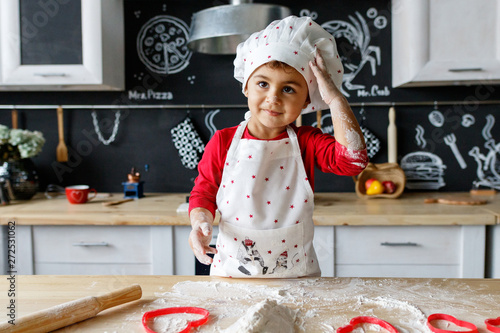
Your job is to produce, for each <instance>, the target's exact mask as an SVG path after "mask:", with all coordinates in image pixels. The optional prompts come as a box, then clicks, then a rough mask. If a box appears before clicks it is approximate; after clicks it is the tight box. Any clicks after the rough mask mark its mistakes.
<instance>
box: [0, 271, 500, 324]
mask: <svg viewBox="0 0 500 333" xmlns="http://www.w3.org/2000/svg"><path fill="white" fill-rule="evenodd" d="M15 279H16V280H15V292H16V298H15V305H16V310H15V314H16V319H19V317H21V316H23V315H26V314H29V313H32V312H35V311H39V310H43V309H47V308H49V307H52V306H55V305H59V304H62V303H65V302H68V301H72V300H76V299H79V298H82V297H87V296H99V295H102V294H104V293H107V292H110V291H114V290H116V289H120V288H123V287H127V286H130V285H132V284H139V285H140V286H141V287H142V290H143V296H142V298H141V299H140V300H137V301H134V302H131V303H128V304H124V305H121V306H118V307H114V308H111V309H108V310H105V311H103V312H101V313H100V314H98V315H97V316H96V317H94V318H91V319H88V320H86V321H83V322H80V323H77V324H74V325H71V326H67V327H66V328H63V329H61V330H58V332H144V329H143V328H142V326H141V318H142V315H143V314H144V312H146V311H150V310H154V309H159V308H165V307H173V306H198V307H203V308H205V309H207V310H208V311H210V314H211V315H210V319H209V322H208V323H207V324H206V325H205V326H203V327H201V328H200V330H199V332H214V331H217V332H218V331H219V329H223V328H226V327H228V326H230V325H231V324H232V323H234V322H235V321H236V320H238V318H240V317H241V316H243V315H244V314H245V312H246V311H247V309H248V307H249V306H250V305H252V304H255V303H257V302H260V301H262V300H265V299H274V300H276V301H278V303H280V304H283V305H285V306H287V307H289V308H291V309H293V310H298V309H300V311H301V316H302V317H303V318H304V324H303V325H302V327H303V328H304V329H305V331H306V332H335V330H336V329H337V328H338V327H340V326H344V325H346V324H347V323H348V322H349V320H350V319H352V318H354V317H356V316H360V315H367V316H375V317H378V318H380V319H383V320H385V321H387V322H389V323H391V324H392V325H394V326H395V327H396V328H398V329H399V330H400V331H401V332H423V331H425V330H424V328H423V327H424V325H425V321H426V318H427V316H429V315H430V314H432V313H445V314H449V315H452V316H454V317H456V318H458V319H461V320H465V321H469V322H471V323H473V324H475V325H476V326H477V327H478V329H479V332H480V333H487V332H489V331H487V330H486V328H485V324H484V320H485V319H488V318H496V317H498V315H499V314H498V300H499V299H500V280H494V279H388V278H384V279H376V278H311V279H275V280H269V279H262V280H259V279H227V278H216V277H208V276H204V277H203V276H43V275H42V276H16V277H15ZM9 286H10V281H8V280H7V278H6V276H2V277H1V278H0V290H1V291H2V292H0V304H4V305H6V304H9V302H10V298H8V295H7V290H9ZM2 309H3V310H1V312H2V317H3V318H2V320H1V321H6V311H7V310H6V309H5V306H3V307H2ZM164 319H167V318H164ZM167 321H168V320H167ZM163 325H165V321H163ZM155 328H158V326H155ZM441 328H444V327H443V326H441ZM448 329H453V327H450V328H448Z"/></svg>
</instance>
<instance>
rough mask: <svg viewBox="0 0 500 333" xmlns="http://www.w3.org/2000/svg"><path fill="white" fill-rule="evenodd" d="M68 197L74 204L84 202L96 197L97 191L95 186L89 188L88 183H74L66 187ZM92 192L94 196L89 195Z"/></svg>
mask: <svg viewBox="0 0 500 333" xmlns="http://www.w3.org/2000/svg"><path fill="white" fill-rule="evenodd" d="M65 190H66V198H68V201H69V202H70V203H72V204H82V203H86V202H87V201H89V200H92V199H94V198H95V197H96V195H97V191H96V190H94V189H93V188H89V186H88V185H74V186H68V187H66V189H65ZM90 192H92V193H93V194H94V196H92V197H89V193H90Z"/></svg>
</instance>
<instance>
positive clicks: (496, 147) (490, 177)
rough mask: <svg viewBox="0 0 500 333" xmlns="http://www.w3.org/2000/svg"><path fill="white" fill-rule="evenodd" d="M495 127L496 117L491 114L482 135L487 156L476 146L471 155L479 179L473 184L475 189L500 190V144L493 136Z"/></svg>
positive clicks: (487, 117) (487, 118) (470, 152)
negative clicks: (484, 187)
mask: <svg viewBox="0 0 500 333" xmlns="http://www.w3.org/2000/svg"><path fill="white" fill-rule="evenodd" d="M494 125H495V117H494V116H493V115H491V114H489V115H487V116H486V125H485V126H484V127H483V130H482V132H481V133H482V135H483V138H484V140H485V143H484V147H485V148H486V150H488V153H487V154H486V155H484V154H482V153H481V151H480V149H479V147H477V146H474V147H472V149H471V150H470V151H469V155H470V156H472V157H473V158H474V160H475V161H476V163H477V170H476V173H477V177H478V178H479V180H476V181H474V182H473V185H474V186H475V187H478V186H481V185H482V186H486V187H490V188H495V189H497V190H500V159H498V158H497V156H498V154H500V143H496V141H495V139H494V138H493V136H492V135H491V129H492V128H493V126H494Z"/></svg>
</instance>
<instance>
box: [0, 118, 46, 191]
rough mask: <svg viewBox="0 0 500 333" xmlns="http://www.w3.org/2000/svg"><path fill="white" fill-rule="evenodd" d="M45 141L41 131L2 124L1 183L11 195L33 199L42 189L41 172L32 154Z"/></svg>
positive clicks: (39, 149)
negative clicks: (39, 178) (39, 181)
mask: <svg viewBox="0 0 500 333" xmlns="http://www.w3.org/2000/svg"><path fill="white" fill-rule="evenodd" d="M44 144H45V139H44V137H43V134H42V133H41V132H38V131H28V130H22V129H10V128H8V127H7V126H4V125H1V124H0V183H1V184H2V186H3V188H4V190H5V192H6V193H7V194H8V195H9V197H10V199H12V200H29V199H31V198H32V197H33V196H34V195H35V194H36V192H37V191H38V185H39V183H38V174H37V172H36V168H35V164H34V163H33V161H32V160H31V157H33V156H36V155H37V154H38V153H39V152H40V151H41V150H42V147H43V145H44Z"/></svg>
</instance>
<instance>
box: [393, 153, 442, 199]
mask: <svg viewBox="0 0 500 333" xmlns="http://www.w3.org/2000/svg"><path fill="white" fill-rule="evenodd" d="M401 168H402V169H403V171H404V172H405V175H406V188H408V189H411V190H437V189H439V188H441V187H443V186H445V185H446V184H445V182H444V179H443V174H444V169H446V165H444V164H443V160H441V158H440V157H439V156H437V155H435V154H433V153H430V152H426V151H416V152H412V153H409V154H407V155H405V156H404V157H403V158H402V159H401Z"/></svg>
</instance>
